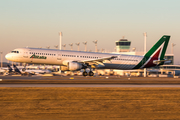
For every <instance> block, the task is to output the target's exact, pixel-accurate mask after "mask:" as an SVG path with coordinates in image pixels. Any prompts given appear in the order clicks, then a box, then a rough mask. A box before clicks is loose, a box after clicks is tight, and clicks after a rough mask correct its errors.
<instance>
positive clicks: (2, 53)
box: [0, 51, 3, 69]
mask: <svg viewBox="0 0 180 120" xmlns="http://www.w3.org/2000/svg"><path fill="white" fill-rule="evenodd" d="M0 53H1V69H2V56H3V52H2V51H1V52H0Z"/></svg>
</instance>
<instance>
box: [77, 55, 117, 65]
mask: <svg viewBox="0 0 180 120" xmlns="http://www.w3.org/2000/svg"><path fill="white" fill-rule="evenodd" d="M117 57H118V56H110V57H104V58H100V59H92V60H82V61H77V62H79V63H89V64H94V63H95V64H103V61H105V60H109V61H110V60H112V59H114V58H117Z"/></svg>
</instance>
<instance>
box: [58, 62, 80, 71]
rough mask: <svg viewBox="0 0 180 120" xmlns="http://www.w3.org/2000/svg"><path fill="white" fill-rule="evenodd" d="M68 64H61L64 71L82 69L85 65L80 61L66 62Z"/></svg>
mask: <svg viewBox="0 0 180 120" xmlns="http://www.w3.org/2000/svg"><path fill="white" fill-rule="evenodd" d="M65 65H66V66H61V70H62V71H76V70H80V69H82V67H83V65H82V64H81V63H78V62H66V64H65Z"/></svg>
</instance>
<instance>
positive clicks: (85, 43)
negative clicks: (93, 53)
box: [83, 41, 87, 52]
mask: <svg viewBox="0 0 180 120" xmlns="http://www.w3.org/2000/svg"><path fill="white" fill-rule="evenodd" d="M83 44H84V45H85V51H86V52H87V41H85V42H83Z"/></svg>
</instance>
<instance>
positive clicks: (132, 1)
mask: <svg viewBox="0 0 180 120" xmlns="http://www.w3.org/2000/svg"><path fill="white" fill-rule="evenodd" d="M179 4H180V1H179V0H0V51H2V52H3V55H5V54H6V53H8V52H10V51H11V50H13V49H15V48H19V47H27V46H28V47H35V48H38V47H42V48H46V47H47V46H50V48H51V49H55V47H54V46H55V45H59V32H60V31H61V32H62V33H63V38H62V40H63V41H62V44H66V49H69V50H70V49H71V47H70V46H69V44H70V43H73V49H74V50H77V45H75V43H78V42H80V50H84V45H83V42H85V41H87V49H88V50H92V51H95V45H94V43H93V41H94V40H98V44H97V46H98V49H99V50H101V49H105V50H106V51H108V52H110V51H114V48H115V41H118V40H119V39H121V38H122V37H123V36H124V37H125V38H127V39H128V40H129V41H131V42H132V43H131V49H132V48H134V47H135V48H136V50H137V51H143V48H144V36H143V33H144V32H147V50H149V49H150V48H151V47H152V46H153V45H154V44H155V43H156V42H157V41H158V40H159V39H160V38H161V37H162V36H163V35H170V36H171V39H170V42H169V45H168V50H167V52H166V53H169V54H170V53H171V44H172V43H174V44H176V45H175V46H174V49H173V51H174V54H175V64H180V56H179V54H178V52H179V51H180V35H179V33H180V7H179ZM3 61H6V59H5V58H3Z"/></svg>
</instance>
